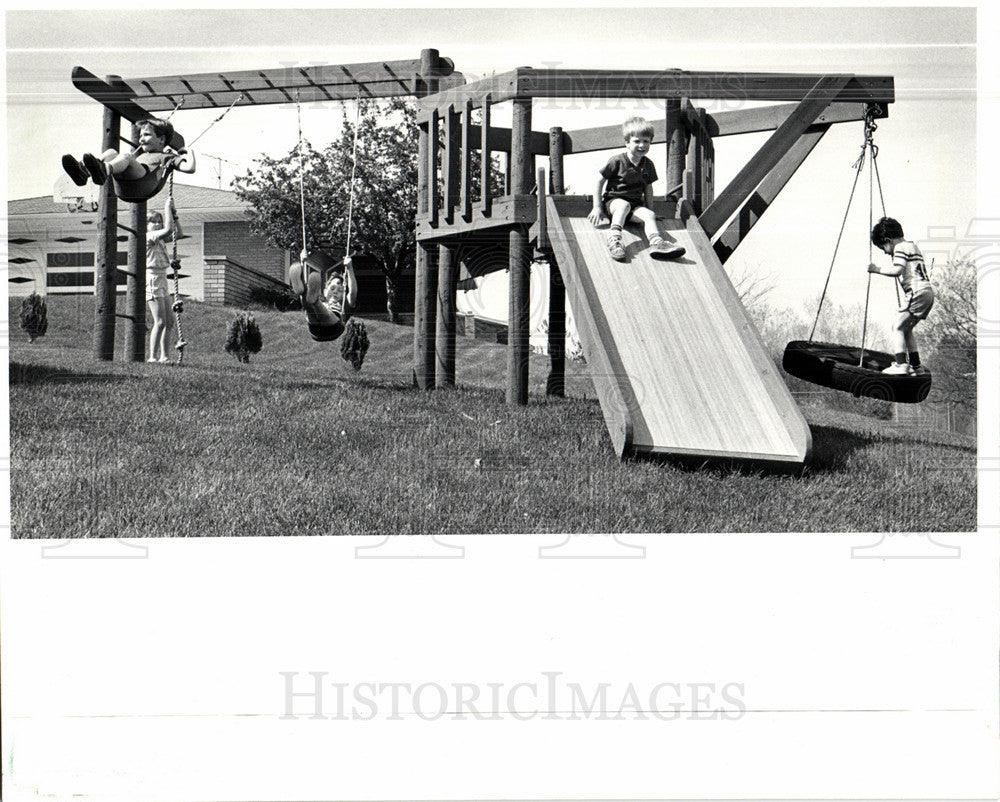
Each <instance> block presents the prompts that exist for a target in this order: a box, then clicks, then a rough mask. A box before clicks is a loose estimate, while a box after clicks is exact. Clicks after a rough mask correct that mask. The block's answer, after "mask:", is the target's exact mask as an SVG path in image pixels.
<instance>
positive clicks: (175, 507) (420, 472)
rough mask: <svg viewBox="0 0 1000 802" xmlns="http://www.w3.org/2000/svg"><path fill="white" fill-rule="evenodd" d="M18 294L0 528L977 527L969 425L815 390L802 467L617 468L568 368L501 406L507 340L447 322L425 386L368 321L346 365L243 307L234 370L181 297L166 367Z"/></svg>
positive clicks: (400, 331)
mask: <svg viewBox="0 0 1000 802" xmlns="http://www.w3.org/2000/svg"><path fill="white" fill-rule="evenodd" d="M122 303H123V302H122V301H121V300H120V301H119V304H120V305H121V304H122ZM19 306H20V303H19V300H17V301H14V300H12V301H11V302H10V315H11V318H10V319H11V336H10V340H11V342H10V360H11V363H10V419H11V524H12V534H13V536H14V537H59V538H61V537H126V536H131V537H151V536H183V537H197V536H225V535H324V534H387V533H398V534H422V533H476V532H484V533H542V532H545V533H548V532H691V531H695V532H698V531H707V532H744V531H750V532H775V531H903V532H906V531H971V530H974V529H975V528H976V446H975V440H974V438H971V437H967V436H961V435H949V434H947V433H942V432H927V431H913V430H909V429H905V428H902V427H899V426H897V425H895V424H893V423H892V422H891V421H882V420H877V419H875V418H871V417H866V416H862V415H859V414H854V413H851V412H833V411H831V410H828V409H825V408H824V407H822V406H819V405H816V406H809V407H807V408H805V410H804V411H805V415H806V418H807V420H808V421H809V424H810V426H811V427H812V432H813V452H814V457H813V461H812V463H811V465H810V466H809V467H808V468H807V469H806V471H805V472H804V474H803V476H801V477H793V476H781V475H769V474H761V473H755V472H745V471H744V472H741V471H733V470H728V469H720V468H703V469H700V470H695V469H690V468H684V467H681V466H678V465H674V464H672V463H670V462H665V461H651V460H641V461H630V462H626V463H619V462H618V460H617V459H616V458H615V457H614V456H613V454H612V451H611V445H610V440H609V438H608V434H607V432H606V430H605V428H604V422H603V418H602V416H601V411H600V407H599V405H598V404H597V402H596V400H594V392H593V388H592V386H591V384H590V382H589V379H587V377H586V367H585V366H582V365H578V364H576V363H569V364H568V371H569V374H570V375H569V376H568V380H567V384H568V394H569V396H570V397H568V398H565V399H546V398H545V396H544V382H545V376H546V374H547V371H548V359H547V357H544V356H539V355H532V358H531V365H530V375H531V401H530V404H529V405H528V406H527V407H523V408H516V407H509V406H507V405H506V404H505V403H504V389H503V388H504V385H505V378H506V348H505V346H502V345H496V344H492V343H486V342H483V341H479V340H469V339H464V338H461V337H460V338H459V343H458V356H457V362H458V384H459V386H458V387H457V388H455V389H449V390H444V391H437V392H432V393H427V392H422V391H418V390H416V389H415V388H414V387H413V385H412V381H411V375H412V374H411V364H412V352H413V339H412V328H410V327H409V326H405V325H395V324H390V323H387V322H385V321H384V320H376V319H366V320H365V323H366V326H367V328H368V331H369V337H370V339H371V343H372V344H371V349H370V350H369V352H368V356H367V358H366V361H365V364H364V366H363V367H362V369H361V370H360V371H359V372H355V371H354V370H353V369H352V368H351V367H350V365H348V363H346V362H345V361H344V360H343V359H341V357H340V349H339V343H334V344H322V343H314V342H313V341H312V340H310V339H309V337H308V334H307V332H306V329H305V326H304V322H303V319H302V317H301V313H296V312H288V313H284V314H282V313H278V312H271V311H259V312H255V313H254V314H255V316H256V318H257V321H258V323H259V325H260V328H261V331H262V334H263V340H264V347H263V350H262V351H261V352H260V353H259V354H257V355H256V356H254V357H252V358H251V361H250V363H249V364H240V363H239V362H237V361H236V360H235V359H234V358H233V357H232V356H230V355H229V354H226V353H225V352H224V351H223V345H224V343H225V336H226V329H227V326H228V323H229V321H230V320H231V319H232V318H233V317H234V315H235V314H236V310H234V309H231V308H223V307H217V306H207V305H203V304H198V303H194V302H190V301H189V302H186V304H185V314H184V318H183V323H184V333H185V336H186V338H187V340H188V341H189V343H190V346H189V347H188V349H187V351H186V353H185V356H184V365H183V367H180V368H178V367H177V366H176V365H170V366H168V365H148V364H145V363H143V364H137V363H125V362H122V361H115V362H99V361H97V360H95V359H94V358H93V357H92V340H91V338H92V334H91V330H92V325H93V299H92V298H83V297H51V298H50V300H49V310H48V317H49V330H48V333H47V334H46V336H45V337H43V338H41V339H40V340H38V341H36V342H35V343H34V344H29V343H28V340H27V336H26V335H25V334H24V333H23V332H22V331H20V329H18V328H17V322H16V321H17V311H18V309H19ZM119 311H121V310H119ZM121 324H122V322H121V321H120V322H119V329H123V328H124V327H123V325H121ZM122 351H123V348H122V342H121V333H119V342H118V346H117V349H116V355H120V354H121V353H122ZM120 358H121V357H120V356H116V359H120Z"/></svg>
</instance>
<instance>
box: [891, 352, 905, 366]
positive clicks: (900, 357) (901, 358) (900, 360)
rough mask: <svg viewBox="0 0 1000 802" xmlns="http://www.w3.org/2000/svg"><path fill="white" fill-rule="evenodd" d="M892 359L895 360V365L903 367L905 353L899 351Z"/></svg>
mask: <svg viewBox="0 0 1000 802" xmlns="http://www.w3.org/2000/svg"><path fill="white" fill-rule="evenodd" d="M894 358H895V360H896V363H897V364H899V365H905V364H906V352H905V351H900V352H899V353H897V354H896V355H895V357H894Z"/></svg>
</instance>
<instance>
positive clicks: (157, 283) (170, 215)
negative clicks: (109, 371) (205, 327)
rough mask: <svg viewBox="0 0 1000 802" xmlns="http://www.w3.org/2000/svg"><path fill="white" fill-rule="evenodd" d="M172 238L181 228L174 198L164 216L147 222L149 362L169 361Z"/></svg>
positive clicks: (155, 215)
mask: <svg viewBox="0 0 1000 802" xmlns="http://www.w3.org/2000/svg"><path fill="white" fill-rule="evenodd" d="M170 237H173V238H174V239H180V238H181V225H180V223H179V222H178V221H177V218H176V216H175V214H174V201H173V199H172V198H168V199H167V203H166V205H165V206H164V207H163V214H160V213H159V212H150V213H149V215H148V216H147V218H146V301H147V303H148V305H149V311H150V312H151V313H152V315H153V328H152V330H151V331H150V332H149V359H148V360H147V361H149V362H169V361H170V357H168V356H167V338H168V336H169V334H170V325H169V324H170V304H169V300H170V293H169V291H168V287H167V268H168V267H170V257H169V256H168V255H167V247H166V245H165V244H164V243H165V242H166V241H167V240H168V239H169V238H170ZM157 354H159V356H157Z"/></svg>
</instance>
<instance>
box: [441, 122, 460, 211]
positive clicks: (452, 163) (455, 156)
mask: <svg viewBox="0 0 1000 802" xmlns="http://www.w3.org/2000/svg"><path fill="white" fill-rule="evenodd" d="M461 119H462V118H461V116H460V115H459V113H458V112H456V111H455V107H454V105H452V106H449V107H448V108H447V109H446V110H445V118H444V132H445V133H444V136H445V140H444V174H445V175H444V219H445V220H446V221H447V223H448V224H449V225H452V224H454V222H455V207H456V206H458V203H459V194H460V192H461V188H462V155H461V148H462V128H461Z"/></svg>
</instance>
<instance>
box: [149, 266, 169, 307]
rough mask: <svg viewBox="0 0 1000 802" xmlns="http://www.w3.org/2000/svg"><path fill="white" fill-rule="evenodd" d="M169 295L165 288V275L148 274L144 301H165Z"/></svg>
mask: <svg viewBox="0 0 1000 802" xmlns="http://www.w3.org/2000/svg"><path fill="white" fill-rule="evenodd" d="M169 295H170V291H169V289H168V287H167V274H166V273H156V272H150V273H149V274H148V275H147V276H146V300H147V301H156V300H159V299H164V300H166V298H167V296H169Z"/></svg>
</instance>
